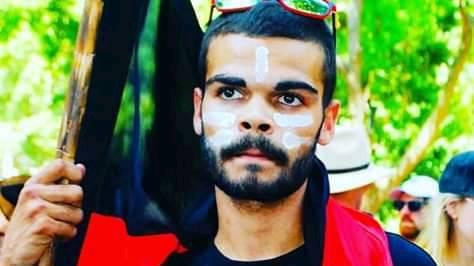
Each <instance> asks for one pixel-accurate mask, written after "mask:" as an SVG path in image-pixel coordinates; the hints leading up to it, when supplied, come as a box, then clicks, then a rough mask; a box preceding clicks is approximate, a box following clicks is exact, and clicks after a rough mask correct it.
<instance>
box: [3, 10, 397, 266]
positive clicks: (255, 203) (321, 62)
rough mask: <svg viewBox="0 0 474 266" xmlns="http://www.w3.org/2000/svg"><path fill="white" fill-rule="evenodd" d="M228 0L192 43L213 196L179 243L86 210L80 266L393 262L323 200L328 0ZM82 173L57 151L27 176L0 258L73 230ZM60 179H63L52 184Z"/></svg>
mask: <svg viewBox="0 0 474 266" xmlns="http://www.w3.org/2000/svg"><path fill="white" fill-rule="evenodd" d="M236 3H237V2H236V1H228V2H227V1H218V3H217V5H216V6H218V7H220V9H221V11H223V12H227V13H228V14H225V15H222V16H221V17H220V18H218V19H216V20H215V21H214V22H213V23H212V24H211V25H210V27H209V29H208V31H207V33H206V35H205V38H204V40H203V45H202V49H201V58H200V62H201V71H200V74H201V77H202V84H201V88H196V89H195V90H194V108H195V114H194V121H193V124H194V130H195V132H196V133H197V134H198V135H200V136H201V137H202V138H201V140H202V150H203V154H202V155H203V159H204V163H205V169H206V170H208V175H207V176H208V178H209V180H212V182H213V183H214V185H215V194H214V195H203V196H204V197H203V198H204V201H203V202H199V203H198V204H197V207H196V208H195V209H194V211H193V212H192V213H191V214H190V216H189V219H185V222H186V224H185V226H184V227H183V229H177V230H176V231H177V233H178V234H179V236H180V239H181V241H183V242H184V244H185V246H186V247H187V248H188V250H187V252H186V251H185V250H184V249H182V246H181V245H180V243H179V242H178V241H177V239H176V237H174V235H172V234H165V235H159V236H155V237H148V238H147V237H143V238H137V237H132V236H124V237H122V236H121V235H120V233H121V232H120V230H123V228H124V225H123V224H120V222H119V221H116V220H114V219H112V218H107V217H99V216H94V217H93V218H92V220H91V221H90V223H89V231H88V235H87V236H86V241H85V244H84V247H83V252H82V255H81V259H80V262H79V264H80V265H161V264H172V263H174V264H175V265H364V266H366V265H377V266H383V265H392V264H391V259H390V255H389V251H388V244H387V240H386V238H385V234H383V231H382V230H381V228H380V227H379V225H378V224H377V223H376V222H375V221H374V220H372V219H371V218H370V217H361V216H358V214H355V213H352V212H348V211H346V210H345V209H344V208H343V207H341V206H340V205H338V204H337V203H335V202H334V201H333V200H331V199H328V182H327V174H326V171H325V168H324V166H323V165H322V164H321V163H320V161H319V160H317V159H316V157H315V156H314V152H315V149H316V145H317V144H318V143H319V144H321V145H325V144H327V143H329V141H330V140H331V137H332V135H333V132H334V125H335V121H336V118H337V115H338V111H339V104H338V103H337V102H333V101H331V98H332V94H333V90H334V86H335V72H336V67H335V52H334V43H333V41H334V40H333V36H332V34H331V32H330V30H329V29H328V27H327V25H326V24H325V23H324V21H322V18H324V17H327V16H328V15H330V14H331V12H332V11H333V10H334V7H333V5H332V4H331V3H326V2H323V1H311V5H304V6H300V5H298V6H293V4H292V1H278V2H276V1H262V2H258V3H257V4H255V6H247V7H245V6H244V7H242V6H239V5H238V4H237V5H236ZM227 4H228V5H227ZM304 8H315V9H304ZM237 10H238V11H239V12H237ZM84 171H85V167H84V166H82V165H80V164H78V165H73V164H70V163H67V162H64V161H56V162H55V163H53V164H51V165H49V166H47V167H45V168H44V169H43V170H41V171H40V172H39V173H38V174H36V175H34V176H33V177H32V178H31V179H30V180H29V181H28V182H27V184H26V185H25V188H24V189H23V191H22V192H21V194H20V198H19V201H18V205H17V207H16V208H17V209H16V210H15V213H14V214H13V217H12V219H11V221H10V225H9V227H8V230H7V234H6V239H5V244H6V245H4V246H3V247H2V251H3V252H2V257H1V259H0V262H1V263H3V264H2V265H15V264H34V263H37V262H38V259H39V257H41V255H42V254H44V252H45V250H46V249H47V247H48V246H49V245H50V243H51V240H52V238H54V237H61V238H71V237H74V235H75V233H76V230H75V225H77V224H78V223H79V222H80V221H81V219H82V212H81V209H80V203H81V199H82V190H81V188H80V186H78V185H76V184H77V183H78V182H80V180H81V178H82V176H83V175H84ZM62 178H66V179H68V180H70V182H71V184H70V185H59V184H56V183H57V181H58V180H60V179H62ZM108 230H114V231H112V232H110V231H108ZM145 243H146V244H145ZM177 253H184V254H183V255H176V254H177ZM4 254H8V255H4ZM151 257H153V260H152V259H151ZM158 257H159V258H158ZM155 258H156V260H155Z"/></svg>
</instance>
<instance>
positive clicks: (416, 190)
mask: <svg viewBox="0 0 474 266" xmlns="http://www.w3.org/2000/svg"><path fill="white" fill-rule="evenodd" d="M437 194H438V182H436V181H435V180H434V179H433V178H431V177H429V176H419V175H417V176H413V177H411V178H410V179H408V180H407V181H405V182H404V183H403V184H402V185H401V186H400V187H399V188H396V189H394V190H393V191H392V192H391V193H390V197H391V198H392V200H393V206H394V207H395V208H396V209H397V210H398V211H399V213H400V224H399V230H400V234H401V235H402V236H404V237H405V238H407V239H409V240H411V241H415V240H416V238H417V237H418V235H419V234H420V232H421V231H422V230H423V228H424V227H425V223H426V221H425V220H426V215H427V205H428V203H429V201H430V200H431V198H433V197H434V196H436V195H437Z"/></svg>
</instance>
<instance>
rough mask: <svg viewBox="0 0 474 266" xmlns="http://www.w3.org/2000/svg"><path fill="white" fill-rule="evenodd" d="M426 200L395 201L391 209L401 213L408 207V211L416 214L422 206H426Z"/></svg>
mask: <svg viewBox="0 0 474 266" xmlns="http://www.w3.org/2000/svg"><path fill="white" fill-rule="evenodd" d="M426 202H427V201H426V200H411V201H401V200H395V201H393V207H395V209H397V211H401V210H402V209H403V207H404V206H405V205H408V210H410V211H411V212H417V211H419V210H421V208H422V207H423V206H425V205H426Z"/></svg>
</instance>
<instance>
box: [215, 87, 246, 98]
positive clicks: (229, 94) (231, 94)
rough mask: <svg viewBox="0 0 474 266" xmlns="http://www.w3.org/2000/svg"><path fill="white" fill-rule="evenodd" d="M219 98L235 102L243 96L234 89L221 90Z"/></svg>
mask: <svg viewBox="0 0 474 266" xmlns="http://www.w3.org/2000/svg"><path fill="white" fill-rule="evenodd" d="M219 96H220V97H221V98H222V99H224V100H235V99H240V98H242V97H243V95H242V94H241V93H240V92H239V91H238V90H237V89H235V88H222V89H221V90H220V91H219Z"/></svg>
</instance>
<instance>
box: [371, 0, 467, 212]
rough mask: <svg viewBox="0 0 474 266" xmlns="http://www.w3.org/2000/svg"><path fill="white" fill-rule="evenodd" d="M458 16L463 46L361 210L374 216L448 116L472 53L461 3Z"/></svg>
mask: <svg viewBox="0 0 474 266" xmlns="http://www.w3.org/2000/svg"><path fill="white" fill-rule="evenodd" d="M459 9H460V13H461V17H462V42H461V49H460V51H459V54H458V55H457V57H456V60H455V61H454V63H453V65H452V67H451V72H450V73H449V78H448V81H447V83H446V84H445V86H444V88H443V90H442V91H441V92H440V94H439V97H438V103H437V105H436V107H435V110H434V111H433V113H432V114H431V116H430V117H429V118H428V120H427V121H426V122H425V123H424V125H423V126H422V128H421V130H420V133H419V134H418V137H417V138H416V139H415V140H414V141H413V142H412V143H411V145H410V146H409V148H408V149H407V151H406V152H405V154H404V155H403V156H402V159H401V161H400V163H399V166H398V168H397V170H396V173H395V176H394V177H393V178H391V179H390V182H389V183H388V185H387V186H386V187H385V188H381V189H380V188H379V189H373V190H371V191H370V192H369V193H368V194H367V198H366V199H367V200H365V201H364V206H363V209H364V210H366V211H369V212H372V213H373V212H376V211H377V210H378V209H379V208H380V206H381V205H382V203H383V201H384V200H385V199H386V198H387V197H388V195H389V193H390V191H391V190H392V189H394V188H396V187H398V186H399V185H400V183H401V182H402V181H403V179H404V178H405V177H406V176H408V175H409V174H410V173H411V172H412V171H413V169H414V168H415V167H416V165H417V164H418V163H419V162H420V161H421V160H422V159H423V156H424V155H425V154H426V152H427V151H428V149H429V147H431V146H432V144H433V143H434V142H435V140H436V138H437V137H438V134H439V132H440V129H441V125H442V123H443V122H444V120H445V119H446V117H447V115H448V113H449V107H450V103H451V99H452V98H453V95H454V92H455V88H456V85H457V84H458V81H459V76H460V75H461V73H462V70H463V68H464V65H465V64H466V61H467V59H468V55H469V52H470V50H471V49H472V41H473V39H472V36H473V24H474V23H473V21H472V18H471V17H470V16H468V14H467V12H466V10H465V9H464V7H463V6H462V1H460V7H459Z"/></svg>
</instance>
